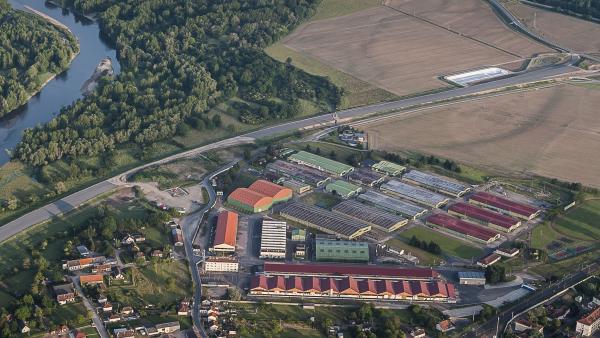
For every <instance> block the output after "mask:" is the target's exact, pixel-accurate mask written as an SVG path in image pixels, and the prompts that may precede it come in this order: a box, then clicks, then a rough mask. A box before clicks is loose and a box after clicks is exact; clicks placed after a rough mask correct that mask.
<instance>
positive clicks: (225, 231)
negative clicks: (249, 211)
mask: <svg viewBox="0 0 600 338" xmlns="http://www.w3.org/2000/svg"><path fill="white" fill-rule="evenodd" d="M237 226H238V214H237V213H235V212H233V211H228V210H224V211H221V212H220V213H219V216H218V217H217V229H216V231H215V241H214V245H215V246H216V245H221V244H227V245H229V246H232V247H235V244H236V236H237Z"/></svg>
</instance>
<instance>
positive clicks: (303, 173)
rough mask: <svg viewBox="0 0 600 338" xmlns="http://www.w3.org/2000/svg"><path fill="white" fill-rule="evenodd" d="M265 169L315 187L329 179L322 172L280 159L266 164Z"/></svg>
mask: <svg viewBox="0 0 600 338" xmlns="http://www.w3.org/2000/svg"><path fill="white" fill-rule="evenodd" d="M267 170H268V171H270V172H273V173H276V174H278V175H282V176H285V177H290V178H293V179H295V180H297V181H300V182H302V183H308V184H310V185H312V186H315V187H320V186H322V185H324V184H326V183H327V182H329V181H330V180H331V178H329V177H327V175H325V174H324V173H323V172H320V171H318V170H316V169H313V168H309V167H306V166H303V165H299V164H295V163H289V162H285V161H282V160H277V161H275V162H273V163H269V164H267Z"/></svg>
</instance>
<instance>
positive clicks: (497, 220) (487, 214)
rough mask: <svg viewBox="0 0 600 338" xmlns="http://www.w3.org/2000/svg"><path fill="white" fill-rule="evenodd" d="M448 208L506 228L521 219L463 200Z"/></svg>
mask: <svg viewBox="0 0 600 338" xmlns="http://www.w3.org/2000/svg"><path fill="white" fill-rule="evenodd" d="M448 210H451V211H454V212H456V213H459V214H461V215H465V216H468V217H471V218H474V219H478V220H480V221H484V222H489V223H492V224H495V225H497V226H499V227H502V228H506V229H510V228H512V227H514V226H515V225H517V224H518V223H519V220H517V219H515V218H512V217H510V216H506V215H502V214H499V213H497V212H493V211H491V210H486V209H481V208H478V207H475V206H473V205H470V204H467V203H462V202H460V203H456V204H453V205H451V206H450V207H449V208H448Z"/></svg>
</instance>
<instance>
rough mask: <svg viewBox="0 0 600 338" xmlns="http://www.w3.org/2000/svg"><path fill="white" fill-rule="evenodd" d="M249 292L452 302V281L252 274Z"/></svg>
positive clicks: (254, 293) (257, 293)
mask: <svg viewBox="0 0 600 338" xmlns="http://www.w3.org/2000/svg"><path fill="white" fill-rule="evenodd" d="M249 294H250V295H251V296H269V297H303V298H307V297H314V298H344V299H381V300H397V301H422V302H444V303H454V302H456V291H455V289H454V285H453V284H450V283H446V282H442V281H432V282H424V281H407V280H379V279H356V278H354V277H350V276H338V277H336V278H334V277H301V276H265V275H259V276H253V277H252V278H251V280H250V291H249Z"/></svg>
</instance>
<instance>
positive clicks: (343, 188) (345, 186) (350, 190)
mask: <svg viewBox="0 0 600 338" xmlns="http://www.w3.org/2000/svg"><path fill="white" fill-rule="evenodd" d="M325 191H327V192H329V193H335V194H336V195H338V196H340V197H341V198H344V199H348V198H350V197H353V196H354V195H358V194H359V193H360V192H361V191H362V188H361V187H359V186H358V185H355V184H352V183H350V182H346V181H342V180H337V181H333V182H331V183H329V184H327V185H326V186H325Z"/></svg>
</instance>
